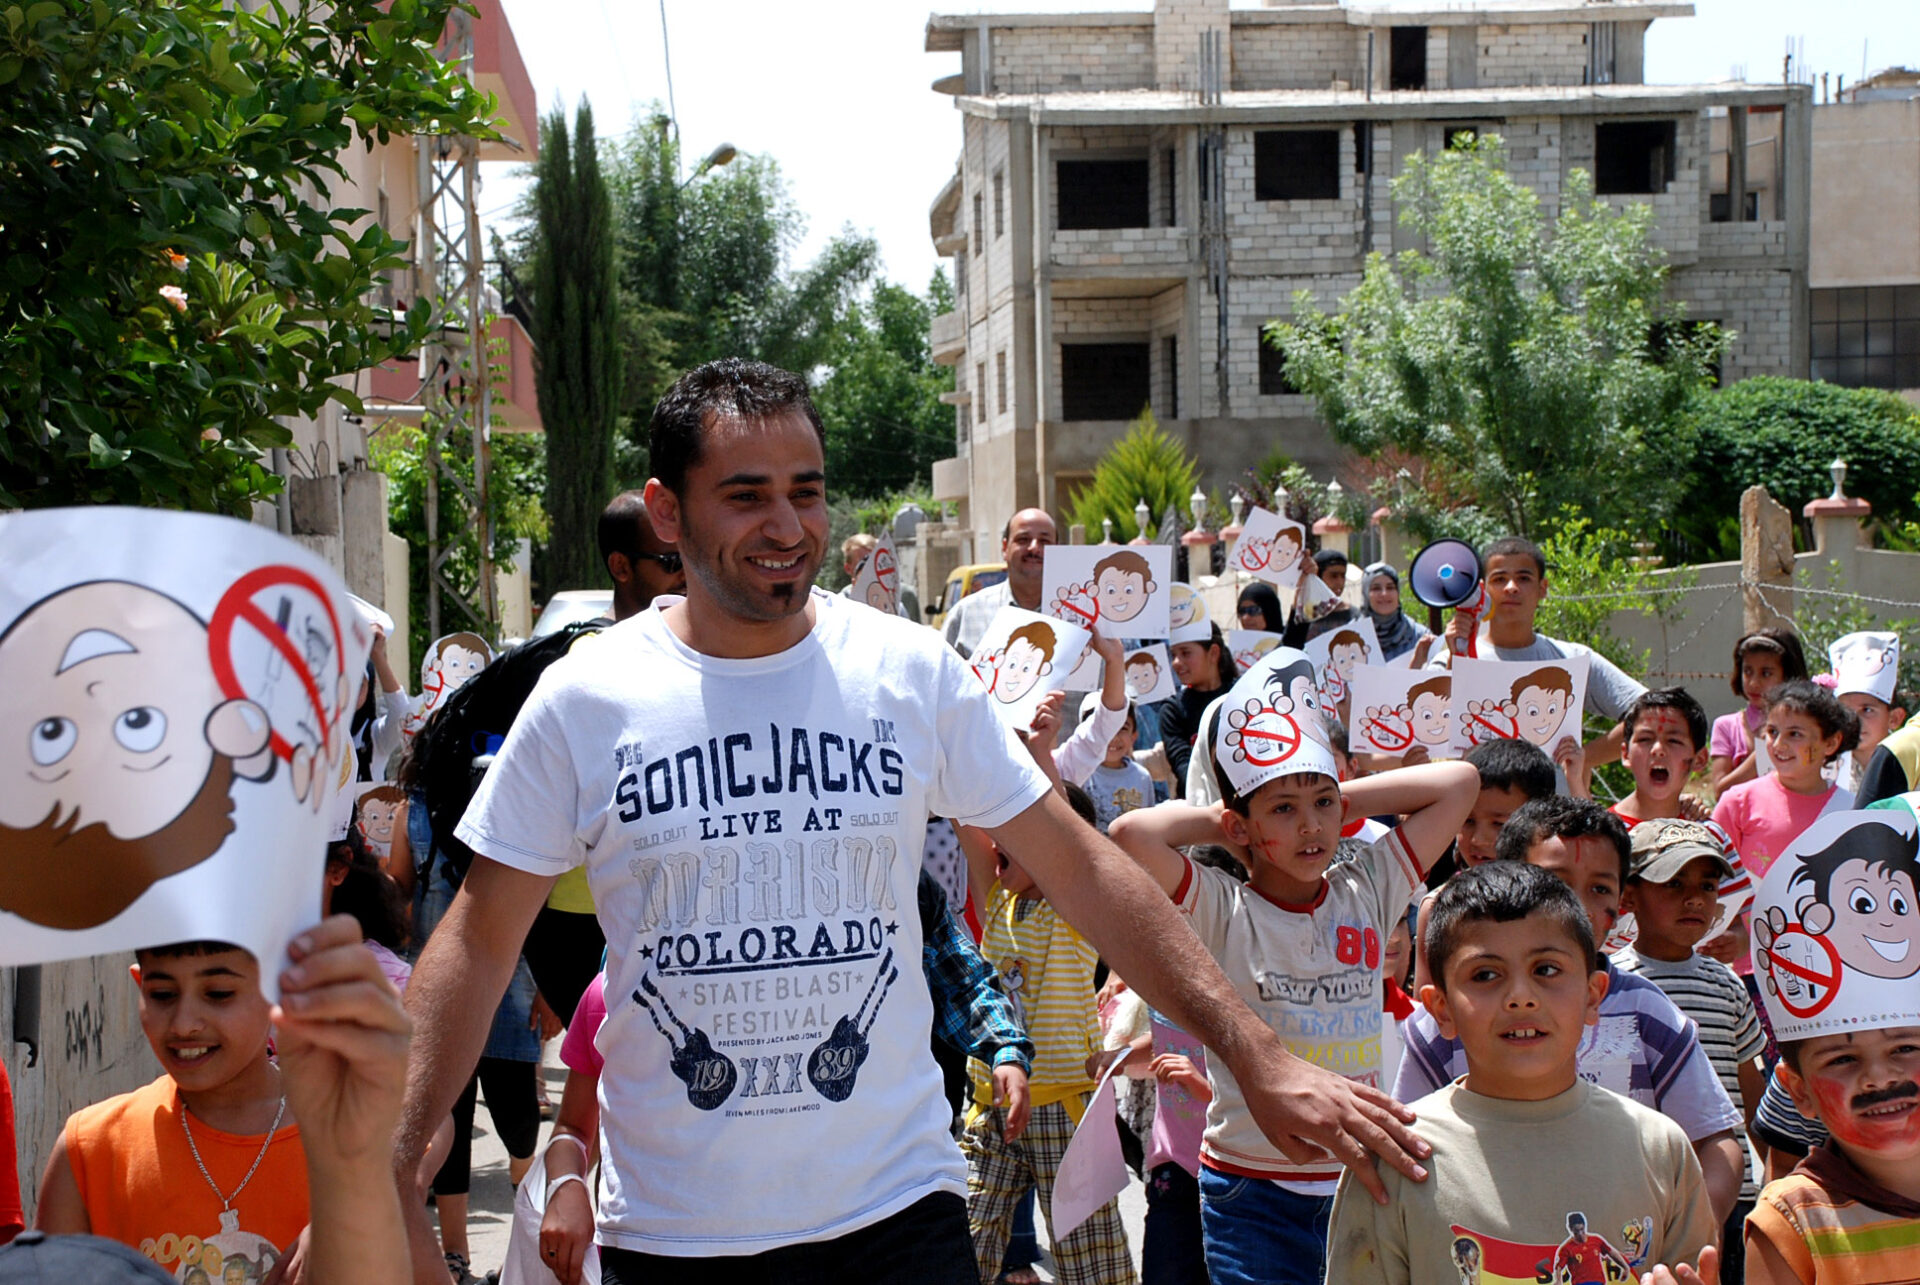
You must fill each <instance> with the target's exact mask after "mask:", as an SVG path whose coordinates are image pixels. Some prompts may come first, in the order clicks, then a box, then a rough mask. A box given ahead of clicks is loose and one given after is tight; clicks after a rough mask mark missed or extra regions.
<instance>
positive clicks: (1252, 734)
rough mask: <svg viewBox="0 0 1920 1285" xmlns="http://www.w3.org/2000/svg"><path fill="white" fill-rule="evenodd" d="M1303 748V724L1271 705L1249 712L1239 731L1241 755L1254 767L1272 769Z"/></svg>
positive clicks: (1261, 706)
mask: <svg viewBox="0 0 1920 1285" xmlns="http://www.w3.org/2000/svg"><path fill="white" fill-rule="evenodd" d="M1299 748H1300V724H1298V723H1296V722H1294V721H1293V716H1292V715H1291V714H1282V713H1281V712H1280V711H1279V710H1277V709H1275V708H1274V707H1273V706H1271V705H1260V706H1257V707H1255V708H1254V709H1252V710H1250V711H1248V713H1247V721H1246V722H1245V723H1244V724H1243V725H1242V726H1241V728H1240V753H1241V755H1242V757H1244V758H1245V759H1246V760H1247V762H1248V763H1251V764H1252V765H1253V766H1254V767H1273V766H1275V765H1276V764H1279V763H1284V762H1286V761H1287V760H1288V759H1290V758H1292V757H1293V754H1294V751H1296V750H1298V749H1299Z"/></svg>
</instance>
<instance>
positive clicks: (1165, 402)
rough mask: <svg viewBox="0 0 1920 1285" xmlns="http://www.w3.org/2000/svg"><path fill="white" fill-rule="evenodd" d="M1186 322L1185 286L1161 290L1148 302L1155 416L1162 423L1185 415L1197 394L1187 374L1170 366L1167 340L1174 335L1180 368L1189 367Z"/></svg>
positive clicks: (1148, 327)
mask: <svg viewBox="0 0 1920 1285" xmlns="http://www.w3.org/2000/svg"><path fill="white" fill-rule="evenodd" d="M1186 322H1187V288H1186V287H1185V286H1175V287H1174V288H1173V289H1171V290H1162V291H1161V292H1160V293H1159V294H1157V295H1154V296H1153V297H1152V298H1151V299H1149V300H1148V301H1147V330H1148V334H1149V335H1150V336H1151V338H1152V342H1153V412H1154V414H1155V415H1157V416H1159V417H1160V418H1161V419H1176V418H1178V417H1179V416H1180V415H1182V414H1184V413H1185V410H1186V406H1187V402H1188V399H1190V398H1191V397H1192V396H1193V393H1194V389H1193V381H1192V380H1190V379H1188V378H1187V376H1186V373H1185V371H1184V370H1176V369H1174V368H1173V367H1172V366H1170V365H1169V364H1168V362H1167V350H1166V343H1165V340H1166V339H1167V337H1168V336H1170V335H1171V336H1172V337H1173V338H1174V339H1175V340H1176V341H1178V347H1179V350H1180V351H1179V355H1178V361H1179V365H1180V366H1182V367H1185V366H1187V365H1188V361H1187V356H1188V354H1187V351H1186V347H1187V340H1186V338H1185V336H1184V335H1183V333H1182V332H1183V331H1185V330H1186ZM1176 394H1177V395H1176Z"/></svg>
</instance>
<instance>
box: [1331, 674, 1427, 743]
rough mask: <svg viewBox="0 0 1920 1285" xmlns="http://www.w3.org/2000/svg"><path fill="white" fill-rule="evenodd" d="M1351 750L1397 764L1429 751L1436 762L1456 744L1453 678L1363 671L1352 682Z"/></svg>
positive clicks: (1349, 708)
mask: <svg viewBox="0 0 1920 1285" xmlns="http://www.w3.org/2000/svg"><path fill="white" fill-rule="evenodd" d="M1351 683H1352V687H1351V691H1352V697H1351V701H1352V703H1351V704H1350V705H1349V706H1348V707H1347V708H1348V715H1347V748H1348V749H1350V750H1353V751H1355V752H1356V753H1362V754H1386V755H1391V756H1393V757H1395V758H1398V757H1400V756H1401V755H1404V754H1406V753H1407V751H1409V750H1411V749H1413V747H1414V746H1416V745H1424V746H1426V747H1427V752H1428V753H1429V754H1431V755H1434V756H1436V757H1438V756H1440V755H1442V754H1443V753H1444V752H1445V750H1446V747H1447V744H1448V743H1449V742H1450V741H1451V740H1452V739H1453V699H1452V694H1453V675H1452V674H1449V673H1446V672H1441V671H1433V670H1423V669H1406V668H1403V667H1401V666H1399V665H1361V666H1358V667H1357V668H1356V669H1355V670H1354V671H1353V675H1352V679H1351Z"/></svg>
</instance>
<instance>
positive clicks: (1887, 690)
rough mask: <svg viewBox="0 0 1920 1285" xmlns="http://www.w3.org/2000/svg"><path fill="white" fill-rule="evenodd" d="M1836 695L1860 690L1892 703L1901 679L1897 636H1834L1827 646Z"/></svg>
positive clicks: (1865, 634)
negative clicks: (1895, 689)
mask: <svg viewBox="0 0 1920 1285" xmlns="http://www.w3.org/2000/svg"><path fill="white" fill-rule="evenodd" d="M1827 663H1828V664H1829V665H1830V666H1832V668H1833V678H1834V688H1833V694H1834V695H1835V696H1845V695H1848V694H1849V693H1852V692H1863V693H1865V694H1866V695H1868V696H1873V697H1877V698H1879V699H1880V700H1883V701H1885V702H1886V703H1887V704H1889V705H1891V704H1893V694H1894V688H1895V686H1896V685H1897V684H1898V681H1899V678H1900V635H1898V634H1892V633H1876V632H1872V631H1867V632H1862V633H1857V634H1848V635H1846V637H1844V638H1836V639H1834V640H1833V645H1832V646H1830V647H1828V648H1827Z"/></svg>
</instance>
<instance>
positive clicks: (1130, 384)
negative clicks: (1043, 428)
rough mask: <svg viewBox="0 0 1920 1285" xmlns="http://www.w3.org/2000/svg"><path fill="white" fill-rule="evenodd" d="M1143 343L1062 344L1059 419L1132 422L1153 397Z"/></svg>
mask: <svg viewBox="0 0 1920 1285" xmlns="http://www.w3.org/2000/svg"><path fill="white" fill-rule="evenodd" d="M1148 351H1149V347H1148V345H1146V344H1143V343H1126V344H1061V345H1060V417H1061V418H1062V419H1132V418H1133V417H1134V416H1136V415H1138V414H1139V413H1140V412H1141V411H1142V410H1144V409H1146V408H1147V406H1148V404H1149V402H1150V401H1151V399H1152V396H1153V381H1152V372H1151V365H1150V362H1149V359H1148Z"/></svg>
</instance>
